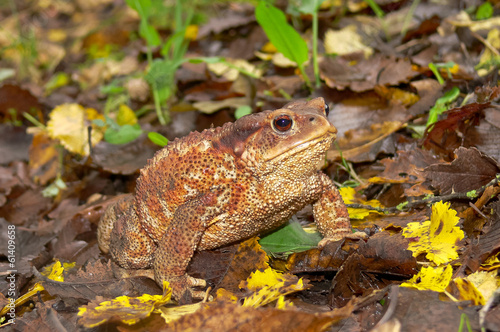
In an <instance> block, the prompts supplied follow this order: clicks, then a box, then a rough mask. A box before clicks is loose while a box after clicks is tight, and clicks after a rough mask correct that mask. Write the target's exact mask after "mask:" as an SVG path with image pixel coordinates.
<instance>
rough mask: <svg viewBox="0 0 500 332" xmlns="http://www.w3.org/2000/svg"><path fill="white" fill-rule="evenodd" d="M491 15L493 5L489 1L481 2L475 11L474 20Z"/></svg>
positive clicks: (484, 18) (483, 18)
mask: <svg viewBox="0 0 500 332" xmlns="http://www.w3.org/2000/svg"><path fill="white" fill-rule="evenodd" d="M491 17H493V6H492V5H491V3H489V2H485V3H483V4H482V5H481V6H479V8H478V9H477V12H476V20H486V19H488V18H491Z"/></svg>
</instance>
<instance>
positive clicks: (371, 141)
mask: <svg viewBox="0 0 500 332" xmlns="http://www.w3.org/2000/svg"><path fill="white" fill-rule="evenodd" d="M403 126H404V125H403V124H402V123H401V122H399V121H394V122H390V121H388V122H384V123H377V124H373V125H371V126H370V128H369V129H360V130H357V131H354V130H353V131H348V132H346V133H345V137H341V138H339V139H338V140H337V144H338V147H339V149H340V150H341V151H342V153H340V152H339V151H337V150H328V152H327V154H326V157H327V159H328V160H329V161H335V160H338V159H340V158H341V156H342V158H344V159H346V160H348V161H352V162H365V161H372V160H375V158H376V157H377V155H378V154H379V153H380V152H381V149H382V148H383V143H384V139H385V138H387V137H388V136H390V135H391V134H392V133H394V132H395V131H397V130H399V129H400V128H402V127H403ZM334 146H335V145H334ZM384 152H389V151H384Z"/></svg>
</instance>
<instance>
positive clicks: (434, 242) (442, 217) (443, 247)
mask: <svg viewBox="0 0 500 332" xmlns="http://www.w3.org/2000/svg"><path fill="white" fill-rule="evenodd" d="M459 220H460V218H459V217H457V212H456V211H455V210H453V209H450V203H443V202H437V203H435V204H434V205H433V206H432V215H431V219H430V220H427V221H425V222H423V223H421V224H420V223H409V224H408V226H407V227H406V228H405V229H404V230H403V236H404V237H405V238H410V239H412V241H411V242H410V244H409V245H408V250H411V251H412V252H413V256H414V257H417V256H418V255H420V254H422V253H425V254H426V258H427V259H428V260H430V261H432V262H434V263H436V264H438V265H440V264H443V263H447V262H449V261H452V260H454V259H456V258H458V253H457V249H458V242H459V241H460V240H462V239H463V238H464V232H463V231H462V230H461V229H460V228H459V227H457V226H456V224H457V223H458V221H459Z"/></svg>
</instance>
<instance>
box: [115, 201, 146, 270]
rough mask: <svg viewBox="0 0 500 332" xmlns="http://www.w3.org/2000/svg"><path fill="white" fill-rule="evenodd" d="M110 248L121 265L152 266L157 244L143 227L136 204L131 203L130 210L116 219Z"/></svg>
mask: <svg viewBox="0 0 500 332" xmlns="http://www.w3.org/2000/svg"><path fill="white" fill-rule="evenodd" d="M109 248H110V250H109V252H110V253H111V256H112V257H113V259H114V260H115V262H117V263H118V265H120V266H121V267H124V268H126V269H145V268H151V266H152V260H153V254H154V252H155V250H156V244H155V243H154V241H153V240H152V239H151V237H149V235H148V234H147V233H146V231H145V230H144V228H143V227H141V224H140V222H139V218H138V216H137V213H136V211H135V208H134V204H130V206H129V207H128V210H127V211H126V212H125V213H123V214H122V215H121V216H120V217H119V218H118V220H116V222H115V225H114V227H113V231H112V232H111V238H110V245H109Z"/></svg>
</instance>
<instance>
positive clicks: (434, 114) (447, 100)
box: [408, 87, 460, 138]
mask: <svg viewBox="0 0 500 332" xmlns="http://www.w3.org/2000/svg"><path fill="white" fill-rule="evenodd" d="M459 95H460V90H459V89H458V88H457V87H453V88H452V89H451V90H449V91H448V92H446V93H445V94H444V95H443V96H442V97H441V98H439V99H438V100H436V103H435V104H434V106H432V108H431V109H430V110H429V118H428V119H427V123H426V124H425V125H421V126H420V125H419V126H415V125H409V126H408V128H409V129H411V130H413V131H414V132H415V134H414V136H415V137H416V138H422V137H423V136H424V133H425V131H426V130H431V129H432V125H433V124H434V123H436V122H437V120H438V118H439V115H441V114H443V113H444V112H446V111H447V110H448V108H449V105H450V104H451V103H452V102H453V101H455V100H456V99H457V98H458V96H459Z"/></svg>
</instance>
